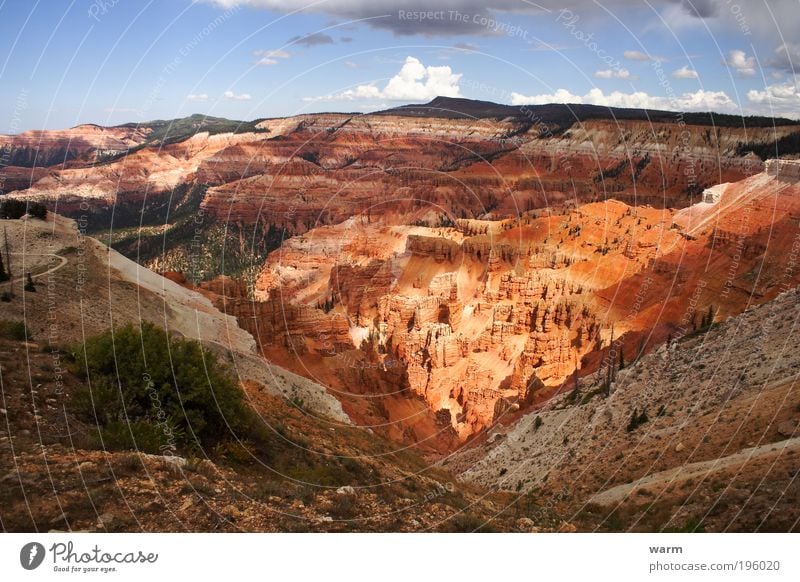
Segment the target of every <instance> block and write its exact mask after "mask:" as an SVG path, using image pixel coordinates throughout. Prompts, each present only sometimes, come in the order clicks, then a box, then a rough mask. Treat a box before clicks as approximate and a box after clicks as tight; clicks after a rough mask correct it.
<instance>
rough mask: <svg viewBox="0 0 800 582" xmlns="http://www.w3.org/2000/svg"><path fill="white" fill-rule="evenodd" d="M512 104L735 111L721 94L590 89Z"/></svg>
mask: <svg viewBox="0 0 800 582" xmlns="http://www.w3.org/2000/svg"><path fill="white" fill-rule="evenodd" d="M511 103H512V104H513V105H544V104H546V103H586V104H591V105H605V106H607V107H630V108H637V109H665V110H680V111H731V110H735V109H737V107H736V104H735V103H734V102H733V101H732V100H731V98H730V97H728V95H727V94H726V93H725V92H724V91H702V90H700V91H697V92H695V93H683V94H682V95H679V96H675V98H674V99H668V98H666V97H659V96H655V95H650V94H648V93H645V92H644V91H636V92H634V93H623V92H621V91H614V92H612V93H609V94H605V93H603V91H602V90H600V89H597V88H594V89H592V90H591V91H589V92H588V93H586V95H575V94H573V93H570V92H569V91H567V90H566V89H559V90H557V91H556V92H555V93H550V94H543V95H530V96H529V95H522V94H521V93H512V94H511Z"/></svg>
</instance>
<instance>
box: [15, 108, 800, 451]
mask: <svg viewBox="0 0 800 582" xmlns="http://www.w3.org/2000/svg"><path fill="white" fill-rule="evenodd" d="M767 121H768V122H769V123H767ZM799 130H800V128H799V126H798V124H797V122H794V121H790V120H780V119H778V120H771V119H770V120H765V119H761V118H736V117H733V116H724V115H711V114H675V113H669V112H643V111H639V110H618V109H610V108H603V107H593V106H558V105H547V106H530V107H522V108H519V107H510V106H499V105H496V104H487V103H483V102H471V101H467V100H461V99H446V98H437V99H435V100H434V101H432V102H431V103H428V104H425V105H416V106H404V107H399V108H395V109H391V110H387V111H383V112H377V113H374V114H363V115H352V114H336V113H331V114H315V115H300V116H296V117H291V118H282V119H264V120H256V121H254V122H246V123H244V122H234V121H227V120H220V119H216V118H209V119H204V118H201V117H199V116H195V117H192V118H187V119H184V120H176V121H173V122H153V123H151V124H139V125H127V126H120V127H116V128H100V127H97V126H79V127H77V128H73V129H72V130H64V131H51V132H28V133H25V134H20V135H19V136H5V137H2V138H0V146H2V147H3V149H4V151H5V152H8V155H7V156H6V158H7V159H8V160H9V163H8V164H6V165H5V166H4V167H3V168H2V169H0V178H2V180H3V188H4V190H6V191H8V193H7V194H6V196H8V197H9V198H14V199H20V200H36V201H43V202H46V203H47V204H48V205H49V207H50V208H51V210H53V211H56V212H59V213H61V214H64V215H66V216H71V217H73V218H75V219H76V220H77V221H78V226H79V228H81V229H83V230H85V231H86V232H89V233H92V234H93V235H95V236H97V237H98V238H100V239H101V240H103V242H106V243H109V244H111V245H112V246H113V247H114V248H116V249H117V250H119V251H120V252H122V253H124V254H126V255H127V256H128V257H131V258H135V259H136V260H137V261H139V262H140V263H141V264H142V265H143V266H145V267H148V268H150V269H152V270H155V271H157V272H161V273H164V274H165V276H167V278H168V279H172V280H173V281H175V282H177V283H178V284H180V285H183V286H185V287H187V288H189V289H190V290H192V292H197V293H200V294H202V295H203V296H205V297H206V298H207V299H208V300H209V301H211V302H212V303H213V305H214V306H215V307H216V308H218V309H219V310H220V311H221V312H223V313H225V314H228V315H231V316H233V317H235V318H236V320H237V322H238V324H239V325H240V326H241V328H242V329H243V330H246V331H247V332H248V333H249V334H250V335H251V336H252V337H253V338H254V340H255V343H256V345H257V349H258V351H259V352H260V354H261V355H263V356H264V357H265V358H266V359H267V360H269V361H272V362H275V363H277V364H279V365H281V366H283V367H285V368H287V369H288V370H291V371H292V372H293V373H296V374H299V375H300V376H304V377H306V378H309V379H311V380H313V381H315V382H317V383H318V384H320V385H322V386H325V387H327V389H328V391H329V392H330V394H332V395H333V396H334V397H335V398H336V399H337V400H338V401H340V402H341V405H342V407H343V410H344V411H345V412H346V413H347V414H348V416H349V417H350V418H352V419H353V421H354V422H355V423H356V424H360V425H363V426H369V427H373V429H374V430H376V431H378V432H380V433H381V434H383V435H384V436H386V437H388V438H390V439H392V440H395V441H399V442H403V443H407V444H413V445H414V446H417V447H420V448H421V449H422V450H425V451H427V452H435V453H439V454H442V453H445V452H448V451H452V450H453V449H454V448H456V447H458V446H460V445H461V444H462V443H464V442H465V441H468V440H470V439H472V438H474V437H475V436H476V435H479V434H480V433H482V432H483V431H485V430H486V429H488V428H489V427H491V426H493V425H495V424H496V423H498V422H502V421H504V419H509V418H514V417H515V415H516V414H518V413H519V411H520V410H523V411H524V410H526V409H529V408H530V407H536V406H540V405H541V404H542V403H544V402H546V401H548V400H549V399H550V398H551V397H552V396H553V395H554V394H558V393H559V392H561V391H563V390H566V389H568V388H569V387H570V386H573V385H578V384H580V383H581V382H585V381H586V380H585V379H587V378H590V377H607V378H609V379H610V377H611V373H612V372H611V371H612V369H614V368H616V367H618V366H619V365H620V362H623V363H624V362H630V361H633V360H636V359H639V358H640V357H642V356H643V355H644V354H645V353H648V352H650V351H651V350H652V349H654V348H656V347H657V346H659V345H661V344H662V343H664V342H665V341H666V340H667V339H668V338H670V337H672V338H674V337H680V336H683V335H687V334H690V333H693V332H696V331H697V330H698V329H700V328H701V327H702V326H703V325H705V324H710V323H713V322H716V321H721V320H724V319H725V318H727V317H729V316H733V315H736V314H738V313H741V312H742V311H744V310H745V309H746V308H748V307H749V306H750V305H752V304H758V303H764V302H767V301H770V300H771V299H773V298H774V297H776V296H777V295H778V294H779V293H780V292H781V291H783V290H785V289H786V288H789V287H791V286H794V285H796V284H797V282H798V278H797V275H796V273H794V271H791V272H789V271H788V270H787V269H786V268H785V265H784V264H783V259H784V258H785V257H786V256H787V253H789V252H790V250H791V245H792V241H793V240H794V237H795V236H796V230H797V225H796V222H797V217H798V216H800V208H799V207H798V196H797V194H798V186H797V184H796V177H797V173H796V162H792V161H791V160H780V161H774V160H764V159H762V158H761V157H759V155H757V153H760V152H762V151H763V150H765V149H767V150H768V149H769V148H770V147H772V146H775V147H779V144H783V143H786V141H787V138H791V137H792V136H796V135H797V133H798V131H799ZM795 153H796V152H793V151H785V152H778V154H781V155H789V156H791V155H794V154H795ZM778 168H780V169H778ZM707 313H711V316H710V322H709V321H705V317H706V314H707Z"/></svg>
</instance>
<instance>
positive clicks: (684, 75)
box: [672, 65, 699, 79]
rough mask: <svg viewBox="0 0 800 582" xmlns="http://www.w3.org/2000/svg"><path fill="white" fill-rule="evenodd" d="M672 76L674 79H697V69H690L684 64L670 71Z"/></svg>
mask: <svg viewBox="0 0 800 582" xmlns="http://www.w3.org/2000/svg"><path fill="white" fill-rule="evenodd" d="M672 76H673V77H675V78H676V79H697V78H698V77H699V75H698V74H697V71H695V70H694V69H690V68H689V67H687V66H686V65H683V66H682V67H681V68H680V69H676V70H674V71H672Z"/></svg>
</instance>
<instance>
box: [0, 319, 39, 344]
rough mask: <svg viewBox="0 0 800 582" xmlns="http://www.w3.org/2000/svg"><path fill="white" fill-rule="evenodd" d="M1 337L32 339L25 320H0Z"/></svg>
mask: <svg viewBox="0 0 800 582" xmlns="http://www.w3.org/2000/svg"><path fill="white" fill-rule="evenodd" d="M0 337H3V338H5V339H10V340H15V341H19V342H23V341H25V340H28V339H30V337H31V336H30V334H29V333H28V328H27V327H26V326H25V322H24V321H9V320H3V321H0Z"/></svg>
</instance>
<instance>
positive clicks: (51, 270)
mask: <svg viewBox="0 0 800 582" xmlns="http://www.w3.org/2000/svg"><path fill="white" fill-rule="evenodd" d="M11 254H12V255H17V256H20V257H23V256H24V257H55V258H57V259H58V260H59V261H60V262H59V263H58V265H56V266H55V267H50V268H49V269H47V270H46V271H42V272H41V273H31V278H32V279H39V278H40V277H44V276H45V275H49V274H50V273H54V272H56V271H58V270H59V269H60V268H61V267H63V266H64V265H66V264H67V259H65V258H64V257H62V256H61V255H57V254H55V253H41V254H31V253H11ZM25 277H26V275H23V276H21V277H15V278H14V279H11V280H10V281H4V282H3V283H0V285H12V284H14V283H18V282H19V281H22V280H23V279H25Z"/></svg>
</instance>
